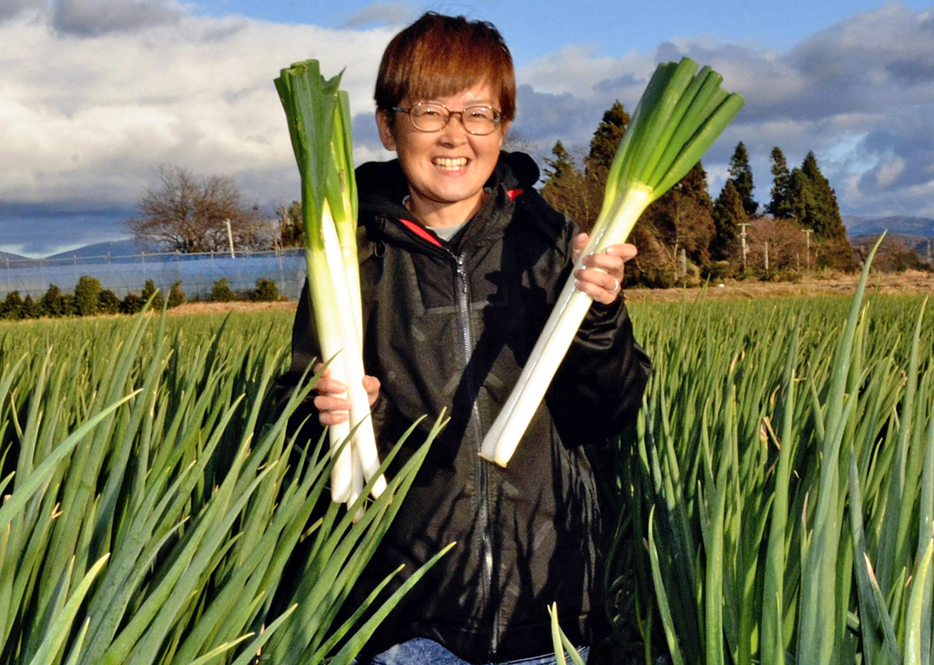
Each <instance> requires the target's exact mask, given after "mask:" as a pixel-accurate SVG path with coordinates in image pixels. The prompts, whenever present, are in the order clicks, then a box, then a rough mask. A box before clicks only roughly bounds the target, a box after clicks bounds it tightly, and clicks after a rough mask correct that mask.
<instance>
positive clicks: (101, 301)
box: [97, 289, 120, 314]
mask: <svg viewBox="0 0 934 665" xmlns="http://www.w3.org/2000/svg"><path fill="white" fill-rule="evenodd" d="M97 311H98V312H100V313H101V314H119V313H120V298H118V297H117V294H116V293H114V292H113V291H111V290H110V289H103V290H102V291H101V293H100V296H98V298H97Z"/></svg>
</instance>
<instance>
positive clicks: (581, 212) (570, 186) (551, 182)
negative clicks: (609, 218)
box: [542, 141, 596, 229]
mask: <svg viewBox="0 0 934 665" xmlns="http://www.w3.org/2000/svg"><path fill="white" fill-rule="evenodd" d="M551 153H552V154H553V155H554V159H546V160H545V164H546V168H545V183H544V185H542V196H543V197H544V199H545V200H546V201H548V203H549V204H550V205H551V206H552V207H553V208H554V209H555V210H560V211H561V212H563V213H564V214H565V215H567V216H568V217H570V218H571V219H573V220H574V221H576V222H577V223H578V224H580V225H581V227H582V228H584V229H589V228H590V227H591V226H593V222H594V220H595V219H596V213H594V212H593V211H592V207H593V206H592V203H591V202H592V200H593V193H592V192H591V191H590V190H591V185H590V183H588V181H587V178H586V176H585V175H584V173H583V171H581V170H580V169H579V168H578V167H577V165H576V164H575V163H574V158H573V157H572V156H571V153H569V152H568V151H567V149H566V148H565V147H564V144H562V143H561V141H558V142H557V143H555V146H554V148H552V149H551Z"/></svg>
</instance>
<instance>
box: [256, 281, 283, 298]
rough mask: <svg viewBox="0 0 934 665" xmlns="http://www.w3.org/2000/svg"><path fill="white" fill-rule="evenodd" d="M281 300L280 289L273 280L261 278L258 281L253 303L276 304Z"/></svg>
mask: <svg viewBox="0 0 934 665" xmlns="http://www.w3.org/2000/svg"><path fill="white" fill-rule="evenodd" d="M278 299H279V288H278V287H277V286H276V283H275V282H274V281H272V280H271V279H266V278H265V277H260V278H259V279H258V280H256V289H254V291H253V302H275V301H277V300H278Z"/></svg>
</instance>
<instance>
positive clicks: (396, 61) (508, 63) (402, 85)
mask: <svg viewBox="0 0 934 665" xmlns="http://www.w3.org/2000/svg"><path fill="white" fill-rule="evenodd" d="M483 82H489V84H490V85H491V86H492V88H493V94H494V98H495V97H496V93H497V88H499V95H498V97H499V111H500V113H501V114H502V116H503V120H506V121H510V120H512V119H513V118H515V116H516V75H515V71H514V70H513V66H512V56H511V55H510V54H509V49H508V48H507V47H506V43H505V42H504V41H503V36H502V35H501V34H499V31H498V30H497V29H496V27H495V26H494V25H493V24H492V23H487V22H486V21H468V20H467V19H466V18H464V17H463V16H444V15H442V14H436V13H434V12H427V13H425V14H423V15H422V17H421V18H420V19H418V20H417V21H415V23H413V24H412V25H410V26H409V27H407V28H406V29H405V30H403V31H402V32H400V33H399V34H398V35H396V36H395V37H393V39H392V41H391V42H389V46H387V47H386V51H385V52H384V53H383V60H382V62H381V63H380V65H379V76H378V77H377V79H376V94H375V95H374V96H375V98H376V108H377V109H378V110H380V111H388V110H389V109H391V108H393V107H395V106H399V104H401V103H402V100H403V99H405V98H407V97H408V98H409V99H413V100H424V99H431V98H433V97H446V96H448V95H456V94H458V93H460V92H463V91H464V90H468V89H469V88H471V87H473V86H474V85H477V84H478V83H483ZM390 117H391V114H390Z"/></svg>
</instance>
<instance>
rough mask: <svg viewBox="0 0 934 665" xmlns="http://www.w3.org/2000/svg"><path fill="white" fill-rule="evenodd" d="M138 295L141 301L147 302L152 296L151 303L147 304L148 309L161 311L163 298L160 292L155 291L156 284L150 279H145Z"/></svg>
mask: <svg viewBox="0 0 934 665" xmlns="http://www.w3.org/2000/svg"><path fill="white" fill-rule="evenodd" d="M140 297H141V298H142V299H143V302H144V303H145V302H148V301H149V299H150V298H152V304H150V305H149V309H150V311H153V312H160V311H162V308H163V306H164V305H165V298H163V297H162V293H161V292H159V293H157V289H156V284H155V282H153V281H152V280H151V279H147V280H146V283H145V284H143V290H142V291H141V292H140Z"/></svg>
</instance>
